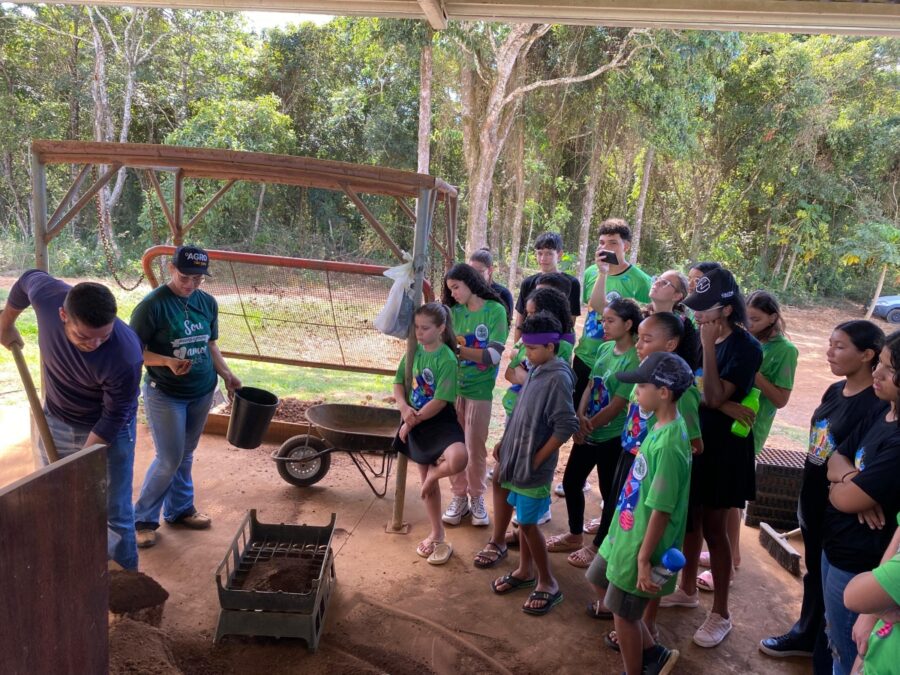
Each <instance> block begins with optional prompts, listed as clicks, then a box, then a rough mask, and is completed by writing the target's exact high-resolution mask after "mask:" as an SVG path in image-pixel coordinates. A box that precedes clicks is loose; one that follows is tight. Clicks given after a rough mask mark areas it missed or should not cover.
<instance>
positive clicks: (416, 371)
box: [394, 344, 456, 410]
mask: <svg viewBox="0 0 900 675" xmlns="http://www.w3.org/2000/svg"><path fill="white" fill-rule="evenodd" d="M412 370H413V375H412V378H413V379H412V390H411V391H410V392H409V393H408V395H407V397H406V398H407V400H408V401H409V404H410V405H411V406H412V407H413V408H415V409H416V410H421V409H422V408H423V407H424V406H425V405H427V404H428V403H429V402H431V401H432V400H434V399H438V400H441V401H447V402H448V403H453V402H454V401H456V356H455V355H454V354H453V352H452V351H451V349H450V348H449V347H448V346H447V345H444V344H442V345H441V346H440V347H439V348H438V349H436V350H435V351H433V352H429V351H427V350H426V349H425V348H424V347H423V346H422V345H416V355H415V358H414V359H413V369H412ZM405 374H406V356H404V357H403V358H402V359H400V365H399V367H398V368H397V373H396V375H395V376H394V384H403V383H404V378H405Z"/></svg>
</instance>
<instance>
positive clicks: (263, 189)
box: [247, 183, 334, 243]
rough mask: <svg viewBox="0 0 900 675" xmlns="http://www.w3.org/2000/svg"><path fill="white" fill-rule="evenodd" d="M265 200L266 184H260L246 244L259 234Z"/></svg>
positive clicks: (329, 222)
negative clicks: (254, 213) (254, 214)
mask: <svg viewBox="0 0 900 675" xmlns="http://www.w3.org/2000/svg"><path fill="white" fill-rule="evenodd" d="M265 200H266V184H265V183H260V185H259V201H258V202H256V217H255V218H253V230H252V231H251V232H250V238H249V239H248V240H247V242H248V243H252V242H253V240H254V239H256V235H257V234H258V233H259V223H260V221H261V220H262V210H263V202H265ZM328 225H329V227H331V221H328ZM331 238H332V239H334V233H332V235H331Z"/></svg>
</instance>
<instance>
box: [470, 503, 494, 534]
mask: <svg viewBox="0 0 900 675" xmlns="http://www.w3.org/2000/svg"><path fill="white" fill-rule="evenodd" d="M471 508H472V524H473V525H476V526H478V527H484V526H485V525H490V523H491V521H490V519H489V518H488V513H487V509H486V508H485V506H484V497H472V507H471Z"/></svg>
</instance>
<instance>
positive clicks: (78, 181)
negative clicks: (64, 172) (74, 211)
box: [47, 164, 91, 229]
mask: <svg viewBox="0 0 900 675" xmlns="http://www.w3.org/2000/svg"><path fill="white" fill-rule="evenodd" d="M90 170H91V165H90V164H85V165H84V166H83V167H81V171H79V172H78V176H77V177H76V178H75V180H74V181H73V182H72V185H71V186H70V187H69V190H68V192H66V196H65V197H63V198H62V201H60V202H59V206H57V207H56V211H54V212H53V215H52V216H50V220H49V221H47V227H50V228H51V229H52V228H53V226H54V225H56V221H57V219H59V217H60V215H62V212H63V210H64V209H65V208H66V207H67V206H68V205H69V203H70V202H71V201H72V197H74V196H75V195H76V194H78V191H79V190H81V186H82V185H83V184H84V180H85V178H87V176H88V172H89V171H90Z"/></svg>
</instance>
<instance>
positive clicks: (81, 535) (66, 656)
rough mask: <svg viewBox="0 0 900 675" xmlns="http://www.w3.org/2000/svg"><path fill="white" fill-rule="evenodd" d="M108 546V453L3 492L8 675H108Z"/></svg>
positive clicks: (2, 637) (2, 634) (0, 577)
mask: <svg viewBox="0 0 900 675" xmlns="http://www.w3.org/2000/svg"><path fill="white" fill-rule="evenodd" d="M106 540H107V534H106V450H105V448H102V447H99V448H90V449H87V450H82V451H81V452H77V453H75V454H74V455H70V456H68V457H66V458H64V459H62V460H60V461H59V462H56V463H54V464H52V465H51V466H47V467H44V468H43V469H40V470H39V471H36V472H35V473H33V474H31V475H29V476H26V477H25V478H23V479H22V480H19V481H17V482H15V483H13V484H12V485H9V486H7V487H5V488H3V489H0V542H3V545H2V546H0V570H2V571H3V573H2V574H0V597H2V598H3V607H4V612H3V613H4V616H5V617H6V618H5V619H4V620H2V621H0V663H2V670H3V673H4V675H19V674H21V675H32V674H34V673H105V672H107V663H108V642H107V621H108V619H107V616H108V611H109V582H108V574H107V559H106V548H107V546H106Z"/></svg>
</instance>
